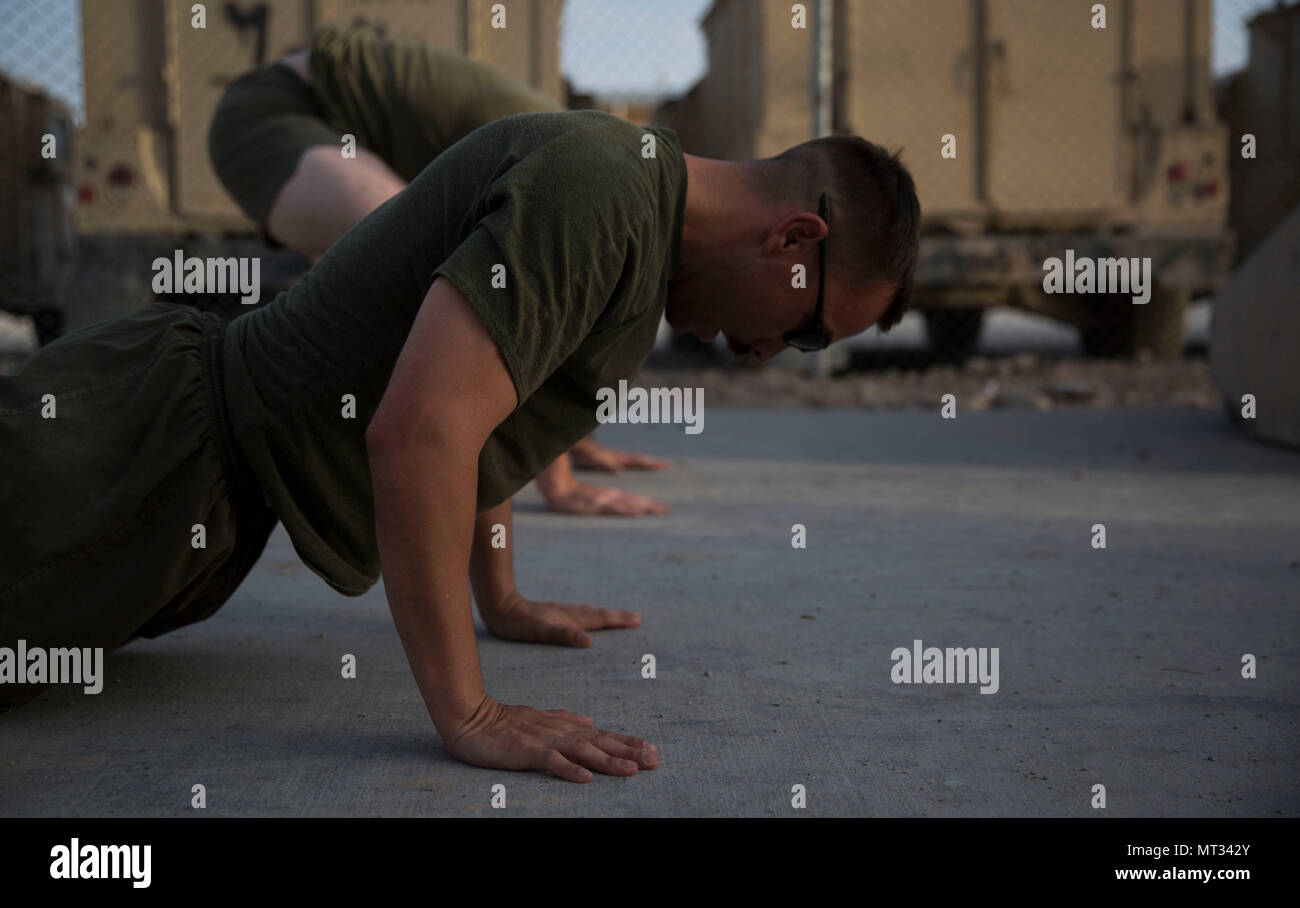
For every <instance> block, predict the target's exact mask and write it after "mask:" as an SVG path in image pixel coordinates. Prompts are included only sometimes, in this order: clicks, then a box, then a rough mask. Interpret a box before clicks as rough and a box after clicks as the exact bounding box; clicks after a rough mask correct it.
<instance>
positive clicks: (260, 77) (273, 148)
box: [208, 63, 340, 233]
mask: <svg viewBox="0 0 1300 908" xmlns="http://www.w3.org/2000/svg"><path fill="white" fill-rule="evenodd" d="M339 141H340V134H339V133H337V132H335V131H334V130H332V129H330V128H329V127H328V126H327V125H326V124H325V121H324V119H323V118H322V113H321V111H320V110H319V109H318V108H317V106H316V102H315V101H314V100H313V99H312V91H311V88H310V86H308V85H307V83H306V82H304V81H303V80H302V79H301V78H300V77H299V76H298V74H297V73H295V72H294V71H293V70H292V69H289V67H287V66H282V65H281V64H279V63H275V64H272V65H270V66H263V67H261V68H259V69H255V70H253V71H252V72H250V73H248V74H246V75H244V76H241V77H240V78H239V79H237V80H235V82H233V83H232V84H231V86H230V88H228V89H227V90H226V93H225V95H224V96H223V97H222V99H221V102H220V103H219V104H218V105H217V110H216V113H215V114H213V117H212V123H211V125H210V126H209V128H208V154H209V156H210V157H211V159H212V167H213V169H214V170H215V171H216V174H217V178H218V179H219V180H221V184H222V185H223V186H225V187H226V191H227V192H229V193H230V195H231V196H232V197H233V198H234V199H235V201H236V202H237V203H238V205H239V207H240V210H242V211H243V212H244V214H246V215H248V217H249V218H251V219H252V220H253V222H254V223H256V224H257V226H258V227H259V228H260V229H261V230H262V231H263V232H264V233H265V231H266V216H267V214H268V213H269V212H270V211H271V205H272V203H274V202H275V197H276V196H277V195H279V194H280V190H281V189H282V188H284V184H285V183H287V182H289V177H291V176H293V171H294V168H296V167H297V166H298V160H299V158H301V157H302V155H303V152H305V151H306V150H307V149H309V148H314V147H316V146H317V145H332V146H334V147H336V148H337V147H339Z"/></svg>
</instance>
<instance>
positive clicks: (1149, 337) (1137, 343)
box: [1081, 287, 1191, 362]
mask: <svg viewBox="0 0 1300 908" xmlns="http://www.w3.org/2000/svg"><path fill="white" fill-rule="evenodd" d="M1190 296H1191V294H1190V293H1189V292H1188V291H1187V290H1186V289H1184V288H1178V287H1157V288H1156V289H1155V291H1154V292H1153V293H1152V294H1151V299H1150V301H1148V302H1146V303H1142V304H1136V303H1134V302H1133V298H1132V297H1131V296H1115V295H1109V296H1104V297H1098V298H1097V299H1096V300H1094V301H1093V302H1092V303H1091V305H1090V307H1089V308H1090V312H1089V315H1088V319H1087V321H1086V323H1085V324H1084V326H1083V328H1082V329H1081V332H1082V336H1083V349H1084V352H1085V353H1087V354H1088V355H1089V356H1100V357H1131V356H1137V355H1138V354H1139V352H1140V351H1142V350H1146V351H1148V352H1149V354H1150V355H1151V357H1152V358H1153V359H1155V360H1159V361H1162V362H1167V361H1170V360H1176V359H1178V358H1179V357H1180V356H1182V354H1183V336H1184V325H1185V319H1186V316H1187V303H1188V299H1189V297H1190Z"/></svg>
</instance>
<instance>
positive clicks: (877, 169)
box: [775, 136, 921, 331]
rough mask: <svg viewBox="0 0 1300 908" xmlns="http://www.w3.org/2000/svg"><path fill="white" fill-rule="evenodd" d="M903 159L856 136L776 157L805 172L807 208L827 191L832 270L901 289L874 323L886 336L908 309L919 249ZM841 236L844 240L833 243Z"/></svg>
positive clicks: (914, 202)
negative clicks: (829, 210)
mask: <svg viewBox="0 0 1300 908" xmlns="http://www.w3.org/2000/svg"><path fill="white" fill-rule="evenodd" d="M899 154H900V152H898V151H896V152H894V153H893V154H890V153H889V152H887V151H885V149H883V148H881V147H880V146H879V145H875V144H873V143H871V142H868V141H866V140H865V139H862V138H859V137H857V136H829V137H827V138H824V139H813V140H812V141H810V142H804V143H803V144H802V145H796V146H795V147H794V148H791V149H790V150H788V151H786V152H784V153H782V154H780V155H778V156H777V157H776V158H775V160H777V161H780V162H783V163H785V164H788V165H793V166H791V167H790V172H791V173H799V174H801V175H802V177H801V178H800V182H802V183H803V185H802V187H801V189H802V191H801V192H800V195H801V196H804V197H806V198H808V199H811V200H812V201H811V203H809V204H811V205H813V206H815V205H816V204H817V199H818V197H819V196H820V193H821V192H823V191H825V192H826V193H827V195H828V196H829V198H830V203H831V236H832V238H833V239H832V241H831V242H830V243H829V244H828V246H827V259H826V260H827V265H826V269H827V271H828V272H829V273H833V274H838V275H841V277H842V279H844V280H845V281H846V282H847V283H849V284H850V285H853V286H861V287H865V286H867V285H869V284H872V283H876V282H889V283H894V284H896V285H897V289H896V290H895V292H894V297H893V299H892V300H891V301H890V303H889V306H888V308H886V309H885V312H884V314H882V315H881V317H880V319H879V320H878V321H877V323H876V324H877V325H878V326H879V327H880V330H881V331H888V330H889V329H890V328H892V327H893V326H894V325H896V324H898V322H899V321H901V320H902V318H903V314H904V313H905V312H906V311H907V307H908V304H909V303H910V302H911V299H912V284H913V281H914V279H915V276H916V260H917V250H918V247H919V245H920V231H921V203H920V201H919V200H918V199H917V197H916V185H915V183H913V182H912V175H911V174H910V173H908V171H907V168H906V167H905V166H903V163H902V162H901V161H900V160H899V159H898V156H899ZM840 238H846V239H847V242H840V243H836V242H834V239H840Z"/></svg>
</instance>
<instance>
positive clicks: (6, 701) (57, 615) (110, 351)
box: [0, 303, 276, 706]
mask: <svg viewBox="0 0 1300 908" xmlns="http://www.w3.org/2000/svg"><path fill="white" fill-rule="evenodd" d="M224 336H225V325H224V323H223V322H222V321H221V319H220V318H218V317H217V316H215V315H212V314H210V313H204V312H200V311H198V310H196V309H193V308H191V307H189V306H180V305H175V304H171V303H154V304H152V305H149V306H146V307H144V308H143V309H140V310H139V311H138V312H136V313H133V314H131V315H129V316H125V317H123V318H119V319H114V320H112V321H108V322H101V323H100V324H98V325H92V326H90V327H88V328H84V329H82V330H80V331H77V332H74V333H72V334H68V335H66V336H65V337H63V338H61V339H60V340H58V341H56V342H55V343H53V344H50V345H49V346H47V347H44V348H42V349H41V350H39V351H37V352H36V353H35V354H33V355H32V356H31V357H30V358H29V359H28V360H27V362H26V363H25V365H24V366H23V368H22V370H21V371H20V372H18V373H17V374H16V375H10V376H0V464H3V466H2V467H0V538H3V540H4V544H3V545H0V646H6V647H11V648H12V647H15V646H16V644H17V641H18V640H25V641H26V642H27V645H28V647H29V649H30V648H31V647H33V646H41V647H47V648H50V647H104V648H105V649H112V648H115V647H117V646H120V645H122V644H123V643H126V642H127V641H128V640H131V639H132V638H134V637H156V636H158V635H159V634H162V633H166V632H167V631H170V630H174V629H176V628H178V627H182V626H184V625H186V624H191V623H193V622H195V621H200V620H202V619H204V618H206V617H208V616H209V615H211V614H212V613H213V612H215V611H216V610H217V609H218V608H219V607H220V606H221V605H222V603H224V602H225V601H226V600H227V599H229V598H230V596H231V595H232V594H233V593H234V592H235V589H236V588H237V587H238V586H239V584H240V582H241V581H242V580H243V579H244V577H245V576H246V575H247V574H248V572H249V570H250V569H251V568H252V566H253V564H254V563H255V562H256V561H257V559H258V557H259V556H260V555H261V552H262V549H263V547H264V546H265V545H266V540H267V537H268V536H269V535H270V533H271V530H272V529H273V528H274V526H275V523H276V518H275V515H274V513H273V512H272V511H271V510H270V509H269V507H267V505H266V503H265V500H264V497H263V495H262V492H261V489H260V487H259V486H258V485H257V483H256V480H255V478H254V477H253V476H252V473H251V472H250V470H249V467H248V466H247V464H246V463H245V462H244V460H243V458H242V455H240V454H239V452H238V448H237V447H236V446H235V444H234V441H233V438H232V437H231V435H230V430H229V422H228V417H227V413H226V409H225V407H226V405H225V399H224V391H223V386H222V375H221V363H222V359H221V345H222V342H223V339H224ZM36 692H39V688H35V689H33V686H32V685H15V686H14V687H12V688H10V687H9V685H3V684H0V706H5V705H13V704H14V703H16V702H21V701H22V700H25V699H27V698H28V697H30V696H31V695H32V694H34V693H36ZM24 694H26V696H24Z"/></svg>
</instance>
